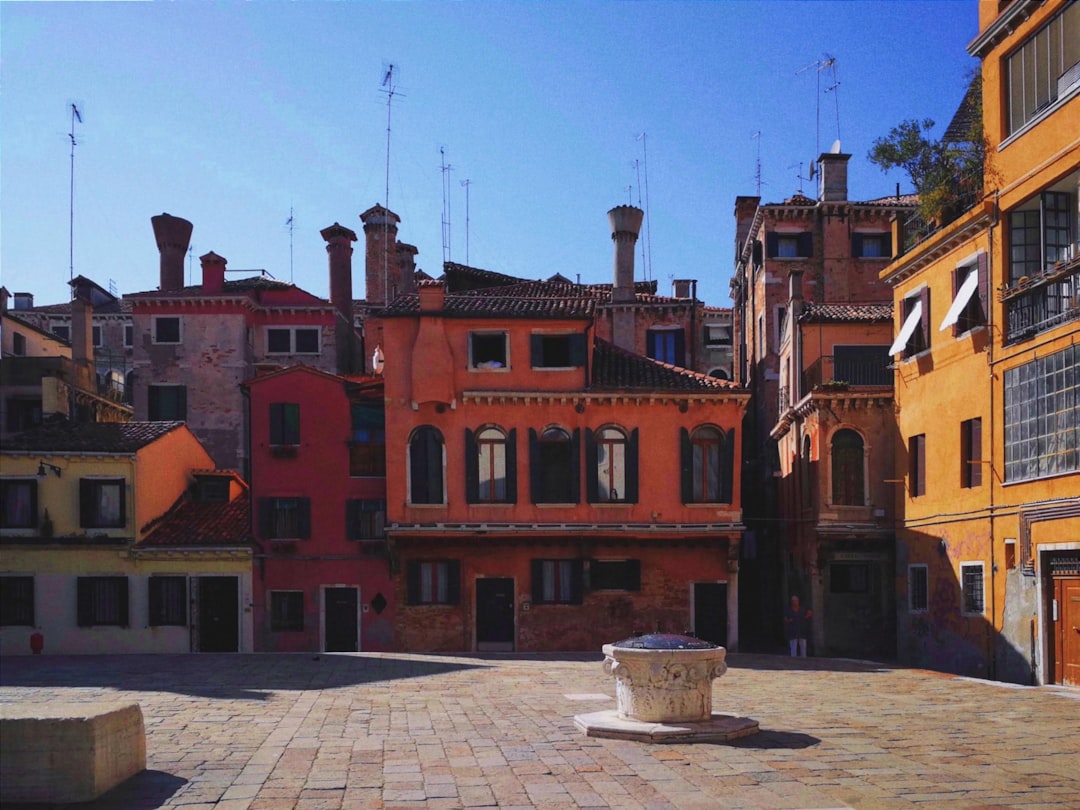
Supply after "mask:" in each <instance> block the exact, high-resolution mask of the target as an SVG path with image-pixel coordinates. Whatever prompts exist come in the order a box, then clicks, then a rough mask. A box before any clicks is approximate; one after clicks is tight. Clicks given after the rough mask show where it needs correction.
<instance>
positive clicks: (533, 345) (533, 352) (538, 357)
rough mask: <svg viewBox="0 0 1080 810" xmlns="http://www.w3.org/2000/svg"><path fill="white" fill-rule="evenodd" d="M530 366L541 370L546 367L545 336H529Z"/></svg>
mask: <svg viewBox="0 0 1080 810" xmlns="http://www.w3.org/2000/svg"><path fill="white" fill-rule="evenodd" d="M529 365H531V366H532V367H533V368H540V367H541V366H543V365H544V336H543V335H529Z"/></svg>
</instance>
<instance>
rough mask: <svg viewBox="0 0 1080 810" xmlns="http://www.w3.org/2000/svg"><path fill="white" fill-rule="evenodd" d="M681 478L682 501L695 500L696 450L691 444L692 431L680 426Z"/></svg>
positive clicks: (691, 501) (689, 501)
mask: <svg viewBox="0 0 1080 810" xmlns="http://www.w3.org/2000/svg"><path fill="white" fill-rule="evenodd" d="M679 460H680V469H679V473H680V475H679V478H680V483H681V485H682V502H683V503H693V502H694V451H693V448H692V447H691V445H690V431H688V430H687V429H686V428H684V427H681V428H679Z"/></svg>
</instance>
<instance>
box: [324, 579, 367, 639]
mask: <svg viewBox="0 0 1080 810" xmlns="http://www.w3.org/2000/svg"><path fill="white" fill-rule="evenodd" d="M358 601H359V596H358V591H357V589H356V588H327V589H326V590H325V591H323V624H324V626H325V634H326V635H325V638H326V651H327V652H357V651H358V650H359V649H360V628H359V622H358V619H357V613H356V606H357V603H358Z"/></svg>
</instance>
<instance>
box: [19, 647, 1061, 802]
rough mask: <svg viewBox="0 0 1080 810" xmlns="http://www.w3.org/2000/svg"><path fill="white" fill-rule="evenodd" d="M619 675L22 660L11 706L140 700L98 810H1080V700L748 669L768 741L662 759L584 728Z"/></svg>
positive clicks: (574, 663) (880, 676)
mask: <svg viewBox="0 0 1080 810" xmlns="http://www.w3.org/2000/svg"><path fill="white" fill-rule="evenodd" d="M601 660H602V655H600V653H599V652H598V653H597V654H596V655H575V654H565V655H550V656H542V655H529V656H526V655H522V656H514V655H480V656H435V655H404V654H400V655H399V654H371V653H369V654H362V653H361V654H352V655H344V654H325V653H324V654H321V655H311V654H307V655H259V654H256V655H233V656H229V655H186V656H139V655H130V656H79V657H74V656H73V657H57V656H41V657H18V658H5V659H4V660H3V661H2V662H0V703H5V702H26V703H31V704H48V703H50V702H54V701H61V700H62V701H65V702H73V701H74V702H83V701H85V702H87V703H92V702H97V701H102V700H108V701H118V700H119V701H134V702H137V703H139V704H140V706H141V707H142V711H143V715H144V720H145V725H146V733H147V768H148V770H147V771H145V772H144V773H142V774H140V775H139V776H136V777H134V778H132V779H130V780H129V781H128V782H125V783H124V784H123V785H121V786H119V787H118V788H115V789H114V790H112V791H111V792H110V793H108V794H106V795H105V796H104V797H102V798H101V799H99V800H98V801H96V802H94V803H92V804H87V805H79V807H81V808H93V809H94V810H151V808H184V810H202V809H203V808H206V810H210V808H213V810H338V808H350V809H351V808H373V810H391V808H394V809H396V808H425V809H426V810H439V809H440V808H446V809H447V810H451V809H452V808H453V809H456V808H466V807H470V808H471V807H498V808H531V807H542V808H552V809H553V810H557V808H581V807H586V808H603V807H608V808H628V809H630V808H637V809H640V808H648V809H649V810H653V809H654V808H655V810H669V809H670V808H722V809H723V808H733V809H734V808H788V809H790V810H796V809H797V808H806V809H809V808H816V809H818V810H831V809H832V808H845V807H853V808H875V810H876V808H913V807H918V808H1009V807H1069V808H1078V807H1080V766H1078V764H1077V763H1080V690H1076V689H1067V688H1054V687H1042V688H1023V687H1020V688H1018V687H1015V686H1005V685H1002V684H996V683H993V682H988V681H980V680H976V679H969V678H953V677H950V676H943V675H941V674H939V673H930V672H925V671H921V670H913V669H904V668H900V667H894V666H889V665H878V664H872V663H867V662H853V661H846V660H830V659H790V658H786V657H778V656H767V655H740V654H732V655H729V656H728V663H729V665H730V668H729V670H728V673H727V674H726V675H725V676H724V677H723V678H721V679H719V680H718V681H716V682H715V685H714V692H713V708H714V709H715V710H717V711H720V712H724V713H725V714H731V715H736V716H739V717H749V718H753V719H754V720H757V721H758V723H759V724H760V728H761V731H760V732H759V733H758V734H756V735H753V736H751V737H747V738H744V739H741V740H734V741H729V742H724V743H695V744H682V743H675V744H670V743H669V744H649V743H639V742H631V741H625V740H610V739H601V738H594V737H586V736H585V735H584V734H583V733H581V732H580V731H578V730H577V729H576V728H575V727H574V715H576V714H581V713H582V712H587V711H603V710H606V709H611V708H614V705H615V701H614V691H615V684H614V681H613V680H612V679H611V678H610V677H609V676H605V675H604V674H603V671H602V669H601ZM4 810H10V808H9V806H8V805H5V808H4Z"/></svg>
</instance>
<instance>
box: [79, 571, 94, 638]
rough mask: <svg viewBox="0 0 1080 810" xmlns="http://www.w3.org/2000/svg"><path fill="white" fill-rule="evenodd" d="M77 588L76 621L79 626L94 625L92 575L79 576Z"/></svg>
mask: <svg viewBox="0 0 1080 810" xmlns="http://www.w3.org/2000/svg"><path fill="white" fill-rule="evenodd" d="M76 588H77V593H76V606H77V609H76V612H77V616H76V623H77V624H78V626H79V627H92V626H93V624H94V581H93V579H92V578H90V577H79V579H78V581H77V583H76Z"/></svg>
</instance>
